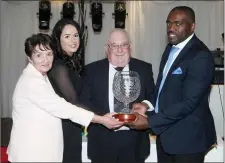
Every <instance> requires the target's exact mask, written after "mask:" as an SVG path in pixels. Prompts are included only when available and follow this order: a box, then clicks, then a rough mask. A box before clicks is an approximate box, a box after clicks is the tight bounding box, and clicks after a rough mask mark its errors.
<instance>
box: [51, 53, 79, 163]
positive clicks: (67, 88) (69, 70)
mask: <svg viewBox="0 0 225 163" xmlns="http://www.w3.org/2000/svg"><path fill="white" fill-rule="evenodd" d="M48 78H49V80H50V82H51V84H52V86H53V88H54V90H55V92H56V93H57V94H58V95H59V96H60V97H62V98H64V99H65V100H66V101H68V102H70V103H72V104H75V105H78V104H79V103H78V96H79V94H80V89H81V78H80V77H79V75H78V73H77V71H76V70H75V66H74V64H73V62H72V60H71V59H70V58H69V57H67V59H66V60H63V59H60V58H57V59H55V60H54V63H53V66H52V69H51V70H50V71H49V73H48ZM62 109H63V108H62ZM62 128H63V137H64V152H63V163H82V159H81V150H82V126H81V125H79V124H76V123H73V122H72V121H70V120H65V119H63V120H62Z"/></svg>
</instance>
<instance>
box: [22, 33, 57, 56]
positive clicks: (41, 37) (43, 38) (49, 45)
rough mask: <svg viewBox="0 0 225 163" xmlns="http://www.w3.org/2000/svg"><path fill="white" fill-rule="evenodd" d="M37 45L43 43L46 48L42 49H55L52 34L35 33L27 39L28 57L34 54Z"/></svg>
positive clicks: (25, 44)
mask: <svg viewBox="0 0 225 163" xmlns="http://www.w3.org/2000/svg"><path fill="white" fill-rule="evenodd" d="M37 45H39V46H40V45H42V46H43V47H44V49H41V50H54V44H53V41H52V38H51V36H49V35H47V34H43V33H38V34H33V35H32V36H30V37H28V38H27V39H26V40H25V43H24V46H25V53H26V55H27V56H28V57H31V56H32V53H33V52H34V51H35V47H36V46H37Z"/></svg>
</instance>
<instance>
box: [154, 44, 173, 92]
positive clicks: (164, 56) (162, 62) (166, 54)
mask: <svg viewBox="0 0 225 163" xmlns="http://www.w3.org/2000/svg"><path fill="white" fill-rule="evenodd" d="M171 47H172V45H170V44H168V45H167V46H166V49H165V51H164V52H163V55H162V59H161V62H160V66H159V74H158V78H157V82H156V92H158V89H159V86H160V83H161V80H162V76H163V69H164V67H165V64H166V62H167V60H168V57H169V53H170V49H171Z"/></svg>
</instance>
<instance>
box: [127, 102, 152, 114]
mask: <svg viewBox="0 0 225 163" xmlns="http://www.w3.org/2000/svg"><path fill="white" fill-rule="evenodd" d="M147 110H148V105H147V104H145V103H143V102H142V103H135V104H133V105H132V110H131V113H134V112H137V113H139V114H141V115H145V112H146V111H147Z"/></svg>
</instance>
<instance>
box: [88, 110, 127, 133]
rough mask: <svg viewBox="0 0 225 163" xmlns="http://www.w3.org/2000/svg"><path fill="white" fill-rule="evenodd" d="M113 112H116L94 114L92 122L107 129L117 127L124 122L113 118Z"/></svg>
mask: <svg viewBox="0 0 225 163" xmlns="http://www.w3.org/2000/svg"><path fill="white" fill-rule="evenodd" d="M115 114H117V113H107V114H105V115H104V116H99V115H94V118H93V120H92V122H93V123H99V124H102V125H104V126H105V127H107V128H109V129H115V128H119V127H121V126H122V125H123V124H124V122H120V121H119V120H118V119H115V118H114V117H113V115H115Z"/></svg>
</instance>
